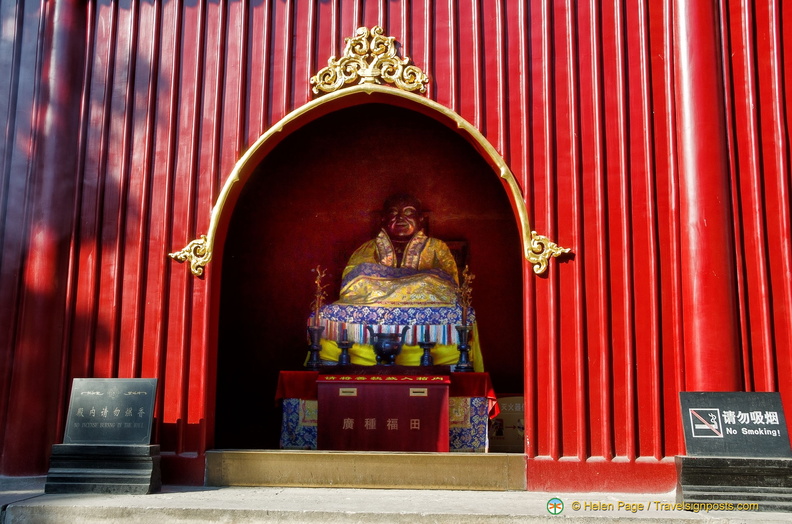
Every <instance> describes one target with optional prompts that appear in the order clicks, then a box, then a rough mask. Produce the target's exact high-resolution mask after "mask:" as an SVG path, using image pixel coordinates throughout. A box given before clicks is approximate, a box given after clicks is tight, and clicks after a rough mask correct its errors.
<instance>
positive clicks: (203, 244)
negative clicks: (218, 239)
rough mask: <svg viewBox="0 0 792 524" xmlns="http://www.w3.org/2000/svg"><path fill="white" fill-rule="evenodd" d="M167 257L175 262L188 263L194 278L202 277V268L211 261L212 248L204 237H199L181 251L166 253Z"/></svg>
mask: <svg viewBox="0 0 792 524" xmlns="http://www.w3.org/2000/svg"><path fill="white" fill-rule="evenodd" d="M168 256H169V257H171V258H172V259H173V260H176V261H177V262H186V261H188V260H189V261H190V271H191V272H192V274H193V275H195V276H196V277H200V276H201V275H203V272H204V266H205V265H206V264H208V263H209V261H210V260H212V248H211V245H210V243H209V240H208V239H207V238H206V235H201V236H200V238H198V239H196V240H193V241H192V242H190V243H189V244H187V245H186V246H185V247H183V248H182V249H181V251H176V252H174V253H168Z"/></svg>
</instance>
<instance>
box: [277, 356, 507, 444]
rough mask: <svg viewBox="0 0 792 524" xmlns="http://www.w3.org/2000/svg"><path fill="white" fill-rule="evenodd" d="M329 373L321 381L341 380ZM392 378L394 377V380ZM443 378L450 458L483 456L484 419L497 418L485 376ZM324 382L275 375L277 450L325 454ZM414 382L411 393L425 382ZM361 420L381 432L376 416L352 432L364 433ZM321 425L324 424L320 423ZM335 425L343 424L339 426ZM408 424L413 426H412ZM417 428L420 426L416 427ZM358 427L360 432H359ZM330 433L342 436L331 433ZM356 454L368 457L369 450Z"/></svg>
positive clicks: (311, 374) (297, 374)
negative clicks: (279, 408) (466, 454)
mask: <svg viewBox="0 0 792 524" xmlns="http://www.w3.org/2000/svg"><path fill="white" fill-rule="evenodd" d="M332 371H333V370H332V369H328V370H325V371H323V372H322V375H323V376H324V375H326V376H344V375H340V374H338V373H332ZM380 373H381V368H380ZM415 373H420V368H416V371H415ZM345 376H346V377H347V378H349V379H350V380H347V381H346V382H351V381H352V379H354V382H357V383H365V381H366V379H361V378H359V377H361V376H362V377H365V376H367V375H361V374H349V375H345ZM387 376H388V375H387V374H386V375H379V376H378V378H376V379H375V380H374V381H370V382H368V383H371V382H377V383H379V382H384V380H382V378H383V377H387ZM393 376H394V377H397V378H398V377H399V375H393ZM429 376H431V375H429ZM445 378H446V379H447V380H448V383H447V384H446V387H448V397H447V406H448V411H447V415H448V425H447V428H448V429H447V434H448V448H447V449H448V450H449V451H452V452H453V451H457V452H461V451H467V452H486V451H487V450H488V447H489V435H488V430H489V418H491V417H495V416H496V415H497V414H498V405H497V401H496V398H495V392H494V390H493V388H492V384H491V382H490V378H489V374H488V373H451V374H450V375H446V376H445ZM333 380H335V379H333ZM326 382H327V381H325V382H321V381H320V373H319V372H316V371H282V372H281V373H280V375H279V377H278V389H277V393H276V398H277V401H279V402H281V403H282V409H283V421H282V424H281V439H280V447H281V448H282V449H328V448H325V447H324V445H323V441H322V440H321V439H320V438H319V433H320V432H319V424H320V419H319V416H318V414H319V400H320V396H319V389H320V383H326ZM390 382H394V381H390ZM403 382H405V383H406V382H408V381H406V380H405V381H403ZM414 382H420V385H418V386H412V387H419V388H420V387H424V386H423V383H424V382H426V381H423V380H421V381H417V380H416V381H414ZM375 385H376V384H375ZM339 387H340V386H339ZM409 387H410V386H407V389H406V391H407V392H408V394H409ZM427 394H428V391H427ZM420 398H422V397H419V399H420ZM427 398H428V397H427ZM364 404H365V403H364ZM366 418H369V419H371V418H376V419H377V420H376V421H369V425H371V424H372V423H373V424H375V426H376V427H378V428H379V431H383V432H384V431H387V429H386V428H387V419H385V418H382V415H377V416H376V417H372V416H369V417H360V416H358V419H357V422H353V423H352V424H353V426H354V424H358V425H359V426H358V428H359V429H360V430H362V428H365V424H366V420H365V419H366ZM389 418H399V417H389ZM411 418H421V417H411ZM321 420H322V421H324V420H325V419H324V418H323V419H321ZM322 423H323V424H324V422H322ZM329 423H331V422H329V421H328V424H329ZM338 423H339V421H338V420H336V421H335V424H338ZM340 423H342V424H343V421H341V422H340ZM347 423H349V422H347ZM403 423H407V424H409V423H410V421H406V422H402V421H401V419H400V420H399V421H398V422H396V424H398V425H399V427H400V428H401V430H402V431H407V429H405V428H404V427H402V426H401V424H403ZM412 423H413V424H416V422H415V421H413V422H412ZM418 423H419V424H420V423H422V422H418ZM361 424H362V426H360V425H361ZM383 424H384V425H383ZM393 424H394V421H391V427H393ZM440 424H442V422H440ZM377 425H378V426H377ZM342 427H343V426H342ZM335 431H342V430H338V429H336V430H335ZM391 431H394V430H391ZM432 431H439V432H444V430H443V429H442V427H441V426H438V427H437V428H435V429H434V430H432ZM323 433H324V432H323ZM427 434H428V433H427ZM320 445H321V446H320ZM349 445H352V444H349ZM443 449H445V447H444V446H439V447H438V450H443ZM358 450H359V451H369V450H373V449H358Z"/></svg>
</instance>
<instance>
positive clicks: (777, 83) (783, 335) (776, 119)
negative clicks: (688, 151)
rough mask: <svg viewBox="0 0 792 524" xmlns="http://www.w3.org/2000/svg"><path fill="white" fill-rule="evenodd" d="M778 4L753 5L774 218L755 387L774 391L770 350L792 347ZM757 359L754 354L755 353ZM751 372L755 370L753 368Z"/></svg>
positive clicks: (790, 213) (791, 240) (791, 250)
mask: <svg viewBox="0 0 792 524" xmlns="http://www.w3.org/2000/svg"><path fill="white" fill-rule="evenodd" d="M780 16H781V13H780V7H779V5H778V2H777V1H770V2H759V3H757V5H756V27H757V50H758V57H759V58H758V60H757V69H758V79H759V82H758V83H759V86H758V87H759V90H760V97H761V99H762V104H761V108H762V117H761V124H762V127H761V130H760V133H761V136H762V157H763V159H764V169H765V172H766V173H767V174H768V175H769V176H768V177H767V178H766V186H765V191H764V197H765V199H766V200H765V205H766V206H767V207H766V209H767V213H769V214H770V216H773V217H775V220H772V221H770V223H769V225H770V227H769V228H768V229H769V231H768V232H769V233H770V234H771V238H772V240H771V241H770V242H769V243H768V247H769V249H768V251H767V256H768V258H769V260H770V262H771V264H772V265H773V266H774V268H773V274H772V277H771V279H772V280H771V289H772V291H771V293H772V297H773V309H774V322H775V342H776V344H773V345H771V344H768V345H767V346H764V347H762V348H758V349H759V350H761V356H760V358H759V360H760V362H761V372H762V375H763V377H762V378H763V380H762V383H761V385H759V384H758V387H761V388H762V389H765V390H768V391H773V390H775V389H776V387H777V386H776V381H775V377H774V371H775V368H776V365H775V355H774V354H773V348H774V347H776V345H777V347H782V348H788V347H790V344H792V325H791V324H792V321H790V317H792V279H790V278H789V275H792V210H790V184H792V181H791V180H790V177H789V176H790V175H789V174H790V163H789V134H788V133H789V128H788V122H787V120H786V107H785V105H786V100H785V99H784V87H783V86H784V79H783V64H782V63H781V57H782V54H783V53H782V48H781V42H780V35H779V34H778V29H779V28H780V27H782V20H781V18H780ZM757 356H759V355H757ZM755 373H756V370H755Z"/></svg>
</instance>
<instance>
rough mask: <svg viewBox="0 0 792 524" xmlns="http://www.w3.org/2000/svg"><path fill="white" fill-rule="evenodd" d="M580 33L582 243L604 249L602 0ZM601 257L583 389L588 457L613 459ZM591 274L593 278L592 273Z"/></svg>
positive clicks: (592, 266)
mask: <svg viewBox="0 0 792 524" xmlns="http://www.w3.org/2000/svg"><path fill="white" fill-rule="evenodd" d="M580 17H581V24H580V27H581V34H580V61H581V68H580V78H579V82H580V85H581V86H586V88H585V89H581V90H580V91H579V97H580V105H581V108H580V126H581V131H580V136H581V148H582V151H581V171H582V173H583V180H582V191H583V199H584V202H586V203H587V205H584V213H583V223H584V228H583V229H584V234H585V242H584V247H585V245H589V243H590V244H591V245H592V246H593V247H594V253H599V254H601V253H606V252H607V250H608V243H607V240H606V239H607V226H606V223H605V217H606V216H607V209H606V202H607V200H606V197H605V187H606V183H605V176H604V175H605V165H604V164H605V158H604V151H603V148H604V146H603V142H604V136H603V126H604V124H603V119H604V116H603V107H602V104H603V97H604V94H603V89H602V81H603V80H602V65H601V61H602V44H601V39H602V30H601V12H600V2H597V1H595V0H591V1H589V2H587V3H583V4H581V9H580ZM603 258H604V257H603V256H590V257H585V258H584V260H585V262H584V264H585V267H584V269H583V271H585V275H586V277H587V278H586V279H585V281H584V284H583V286H584V293H585V295H586V296H587V297H592V299H591V305H590V306H589V307H588V308H587V326H586V333H587V344H588V351H589V353H590V355H591V356H590V357H589V364H588V368H589V380H588V387H587V389H586V391H587V392H588V394H589V396H590V398H591V400H590V411H589V420H588V423H589V427H590V432H591V455H592V456H594V457H602V458H605V459H610V458H611V457H612V442H611V438H612V427H611V424H612V421H611V415H610V410H611V408H610V405H611V384H610V379H609V370H610V321H609V320H610V319H609V317H608V287H609V280H608V272H607V266H606V264H605V263H604V260H603ZM592 275H593V277H592Z"/></svg>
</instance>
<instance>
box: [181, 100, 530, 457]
mask: <svg viewBox="0 0 792 524" xmlns="http://www.w3.org/2000/svg"><path fill="white" fill-rule="evenodd" d="M405 191H406V192H411V193H413V194H416V195H417V196H418V197H419V198H421V199H422V200H423V202H424V205H425V207H427V208H428V209H429V211H430V234H432V235H433V236H437V237H440V238H443V239H445V240H463V241H465V242H467V244H468V247H469V259H468V260H469V264H470V268H471V271H472V272H473V273H474V274H476V279H475V281H474V285H473V288H474V295H473V299H474V306H475V307H476V309H477V313H478V316H479V330H480V335H481V342H482V349H483V352H484V359H485V367H486V369H487V370H488V371H489V372H490V373H491V375H492V378H493V382H494V384H495V387H496V390H498V392H499V393H501V394H503V393H518V394H519V393H521V392H522V383H523V378H522V373H523V347H524V344H523V328H522V318H523V297H522V280H521V279H522V259H523V257H524V256H526V253H527V252H528V251H529V250H530V249H529V247H528V244H529V239H530V228H529V227H528V221H527V213H526V210H525V206H524V202H523V201H522V198H521V196H520V195H519V191H518V189H517V185H516V183H515V182H514V179H513V176H512V175H511V172H510V171H509V170H508V167H506V166H505V164H504V162H503V160H502V158H501V157H500V156H499V155H498V154H497V152H495V150H494V149H493V148H492V146H491V145H490V144H489V143H488V142H486V140H485V139H483V137H482V136H481V135H480V134H478V132H477V131H476V130H475V129H473V128H472V127H471V126H470V125H469V124H468V123H467V122H465V121H464V120H462V119H461V117H459V116H458V115H456V114H455V113H453V112H452V111H450V110H448V109H446V108H443V107H442V106H439V105H438V104H436V103H434V102H432V101H431V100H428V99H425V98H423V97H420V96H417V95H413V94H411V93H406V92H402V91H399V90H396V89H392V88H388V87H380V86H371V85H369V86H359V87H357V88H347V89H345V90H342V91H339V92H336V93H332V94H330V95H326V96H325V97H322V98H320V99H317V100H315V101H313V102H311V103H309V104H307V105H306V106H303V107H302V108H300V109H298V110H296V111H295V112H293V113H292V114H290V115H289V116H287V117H286V118H284V120H282V121H281V122H280V123H278V124H277V125H276V126H274V127H273V128H272V129H270V130H269V131H268V132H267V133H265V134H264V135H262V137H261V138H260V139H259V140H258V141H257V142H256V143H255V144H254V145H253V146H252V147H251V148H250V149H249V150H248V151H247V152H246V153H245V155H243V157H242V158H241V159H240V161H239V162H238V163H237V165H236V166H235V168H234V171H233V172H232V174H231V175H230V176H229V178H228V180H227V182H226V184H225V186H224V188H223V191H222V192H221V195H220V197H219V199H218V203H217V205H216V206H215V209H214V211H213V214H212V221H211V226H210V231H209V232H208V235H207V241H205V242H204V243H203V244H202V247H201V249H202V255H203V259H204V262H203V264H205V263H206V262H208V260H209V259H211V260H214V261H213V262H212V265H211V266H208V267H210V268H211V269H209V270H208V272H207V273H208V275H210V276H209V279H210V282H209V284H210V286H211V290H212V291H211V295H212V297H214V298H213V301H216V303H215V306H214V307H213V308H212V309H213V310H214V311H216V312H217V314H216V315H215V317H216V318H214V319H211V320H210V322H217V324H216V331H215V332H216V338H217V368H216V381H215V380H212V378H213V377H210V383H215V384H216V392H217V395H216V406H215V431H214V437H215V438H214V444H215V445H214V447H216V448H274V447H277V444H278V442H277V435H278V429H279V428H278V422H279V412H278V409H277V408H276V404H275V401H274V395H275V388H276V384H277V375H278V373H279V371H280V370H283V369H299V368H300V366H301V365H302V362H303V359H304V358H305V353H306V349H307V345H306V337H305V319H306V316H307V314H308V312H309V304H310V302H311V299H312V297H313V278H314V275H313V273H312V272H311V269H312V268H315V267H316V266H317V265H321V266H322V267H324V268H327V269H328V276H327V279H328V283H329V284H330V287H329V288H328V294H329V299H330V300H333V299H334V298H335V297H336V296H337V291H338V284H339V282H340V271H341V269H342V268H343V265H344V263H345V262H346V259H347V257H348V256H349V254H351V252H352V251H353V250H354V249H355V248H356V247H357V246H358V245H359V244H361V243H362V242H364V241H365V240H367V239H369V238H371V237H372V235H373V234H374V233H375V232H376V229H377V223H378V217H377V213H376V212H377V210H379V209H380V207H381V205H382V202H383V200H384V198H385V197H387V196H388V195H389V194H391V193H395V192H405ZM194 267H195V266H194ZM198 267H199V268H202V267H203V265H200V264H199V266H198ZM210 369H211V368H210ZM210 373H211V371H210ZM210 431H211V429H210ZM211 440H212V439H211V438H210V441H211Z"/></svg>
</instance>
